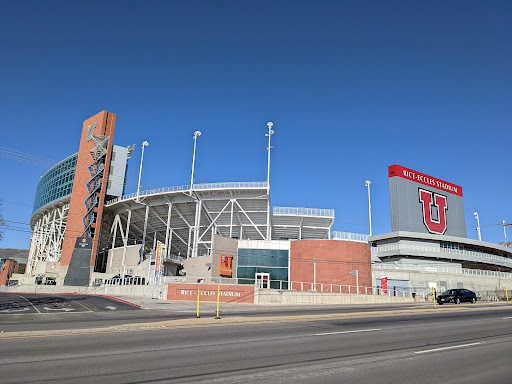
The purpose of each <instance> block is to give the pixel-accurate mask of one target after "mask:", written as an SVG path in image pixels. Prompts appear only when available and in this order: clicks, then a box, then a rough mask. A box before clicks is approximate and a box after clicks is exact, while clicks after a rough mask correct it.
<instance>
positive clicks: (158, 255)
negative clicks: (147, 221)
mask: <svg viewBox="0 0 512 384" xmlns="http://www.w3.org/2000/svg"><path fill="white" fill-rule="evenodd" d="M163 245H164V244H163V243H162V242H160V241H159V242H158V245H157V246H156V259H155V278H154V282H155V285H157V284H158V282H159V280H160V274H161V273H160V267H161V264H162V247H163ZM150 262H151V261H150Z"/></svg>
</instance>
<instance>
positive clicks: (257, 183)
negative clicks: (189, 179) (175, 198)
mask: <svg viewBox="0 0 512 384" xmlns="http://www.w3.org/2000/svg"><path fill="white" fill-rule="evenodd" d="M233 188H267V182H266V181H254V182H229V183H203V184H194V186H193V188H192V189H193V190H203V189H233ZM182 191H190V185H179V186H175V187H163V188H155V189H149V190H147V191H141V192H140V193H139V197H142V196H148V195H157V194H159V193H169V192H182ZM135 197H137V193H136V192H135V193H131V194H129V195H124V196H121V197H117V198H115V199H113V200H109V201H107V202H106V203H105V206H107V207H108V206H110V205H112V204H115V203H117V202H119V201H123V200H129V199H133V198H135Z"/></svg>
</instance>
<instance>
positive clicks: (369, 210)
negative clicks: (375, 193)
mask: <svg viewBox="0 0 512 384" xmlns="http://www.w3.org/2000/svg"><path fill="white" fill-rule="evenodd" d="M371 183H372V182H371V181H370V180H366V181H365V182H364V185H365V186H366V187H368V215H369V216H370V236H371V235H372V203H371V200H370V184H371Z"/></svg>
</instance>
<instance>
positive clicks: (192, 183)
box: [190, 131, 201, 196]
mask: <svg viewBox="0 0 512 384" xmlns="http://www.w3.org/2000/svg"><path fill="white" fill-rule="evenodd" d="M199 136H201V131H195V132H194V154H193V155H192V175H191V176H190V196H192V186H193V185H194V166H195V165H196V144H197V138H198V137H199Z"/></svg>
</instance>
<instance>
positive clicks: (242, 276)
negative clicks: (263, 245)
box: [236, 249, 288, 289]
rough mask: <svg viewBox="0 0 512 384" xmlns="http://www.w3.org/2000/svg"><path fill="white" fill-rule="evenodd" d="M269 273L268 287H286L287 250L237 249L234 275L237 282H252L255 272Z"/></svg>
mask: <svg viewBox="0 0 512 384" xmlns="http://www.w3.org/2000/svg"><path fill="white" fill-rule="evenodd" d="M257 272H258V273H269V274H270V280H271V282H270V288H275V289H279V288H282V289H288V251H287V250H278V249H238V265H237V269H236V276H237V278H238V279H239V280H238V283H239V284H254V279H255V275H256V273H257Z"/></svg>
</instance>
